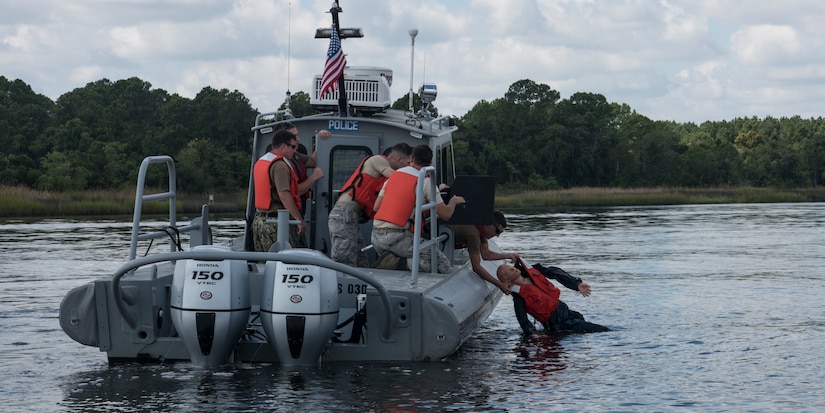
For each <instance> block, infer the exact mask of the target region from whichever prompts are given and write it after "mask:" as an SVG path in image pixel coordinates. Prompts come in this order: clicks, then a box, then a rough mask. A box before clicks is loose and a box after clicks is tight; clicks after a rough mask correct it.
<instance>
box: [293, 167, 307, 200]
mask: <svg viewBox="0 0 825 413" xmlns="http://www.w3.org/2000/svg"><path fill="white" fill-rule="evenodd" d="M292 165H293V166H294V167H295V169H294V171H295V176H297V177H298V183H299V184H300V183H301V182H304V181H306V180H307V177H308V175H307V166H306V165H304V164H303V163H302V162H301V161H299V160H298V157H297V156H295V157H293V158H292ZM311 196H312V191H306V192H304V194H303V195H302V196H301V198H303V199H309V198H310V197H311Z"/></svg>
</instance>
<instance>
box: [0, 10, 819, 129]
mask: <svg viewBox="0 0 825 413" xmlns="http://www.w3.org/2000/svg"><path fill="white" fill-rule="evenodd" d="M331 4H332V2H331V1H330V0H322V1H300V0H291V1H290V0H235V1H231V0H0V75H3V76H5V77H6V78H9V79H10V80H14V79H21V80H23V81H24V82H26V83H28V84H29V85H31V86H32V88H33V89H34V90H35V92H37V93H42V94H44V95H46V96H48V97H50V98H52V99H57V97H59V96H60V95H61V94H63V93H66V92H69V91H71V90H73V89H75V88H79V87H83V86H85V85H86V84H87V83H89V82H94V81H97V80H100V79H103V78H107V79H109V80H112V81H115V80H120V79H126V78H129V77H133V76H135V77H138V78H140V79H142V80H145V81H147V82H149V83H151V84H152V87H153V88H159V89H164V90H166V91H168V92H169V93H178V94H180V95H182V96H186V97H189V98H191V97H194V96H195V94H197V93H198V92H199V91H200V90H201V89H203V88H204V87H205V86H211V87H213V88H216V89H223V88H226V89H229V90H238V91H240V92H241V93H243V94H244V95H245V96H246V97H247V98H249V100H250V102H251V103H252V106H253V107H255V108H256V109H258V110H259V111H262V112H266V111H271V110H274V109H276V108H277V107H278V106H279V105H280V104H281V103H282V102H283V100H284V96H285V94H286V91H287V89H289V90H291V91H292V92H293V93H294V92H297V91H305V92H309V88H310V84H311V79H312V75H314V74H317V73H321V71H322V70H323V65H324V58H325V53H326V49H327V47H328V43H329V41H328V39H314V37H313V36H314V33H315V29H316V28H319V27H329V25H330V22H331V19H330V15H329V14H328V13H326V11H328V10H329V8H330V5H331ZM341 7H342V8H343V10H344V12H343V13H342V14H341V16H340V17H341V25H342V27H361V28H362V29H363V30H364V34H365V37H364V38H362V39H345V40H344V41H343V50H344V52H345V53H346V54H347V61H348V63H349V64H350V65H358V66H384V67H389V68H391V69H393V71H394V82H393V86H392V99H393V100H396V99H397V98H399V97H402V96H403V95H405V94H406V93H408V91H409V88H410V37H409V35H408V30H409V29H411V28H417V29H418V30H419V34H418V37H416V40H415V73H414V81H413V83H414V90H416V91H417V90H418V85H419V84H420V83H421V82H422V81H424V80H426V81H427V82H432V83H436V84H437V85H438V98H437V100H436V101H435V105H436V106H437V107H438V108H439V112H440V113H441V114H451V115H456V116H463V115H464V114H466V113H467V111H468V110H470V109H471V108H472V107H473V105H475V104H476V103H477V102H478V101H479V100H482V99H484V100H493V99H496V98H500V97H503V96H504V94H505V92H507V89H508V87H509V86H510V85H511V84H512V83H513V82H515V81H518V80H520V79H530V80H533V81H535V82H538V83H544V84H547V85H549V86H550V87H551V88H553V89H555V90H557V91H559V92H560V93H561V96H562V98H568V97H570V95H572V94H573V93H576V92H588V93H600V94H603V95H604V96H605V97H606V98H607V100H608V101H609V102H616V103H626V104H628V105H629V106H630V107H631V108H632V109H634V110H636V111H637V112H639V113H640V114H642V115H645V116H647V117H649V118H652V119H656V120H675V121H677V122H696V123H700V122H703V121H706V120H731V119H733V118H736V117H751V116H757V117H760V118H762V117H765V116H774V117H782V116H794V115H800V116H802V117H803V118H809V117H820V116H822V115H823V112H825V44H824V43H825V24H823V22H825V2H823V1H819V0H808V1H803V0H784V1H782V2H779V1H769V0H662V1H656V0H455V1H453V0H396V1H391V0H380V1H379V0H341Z"/></svg>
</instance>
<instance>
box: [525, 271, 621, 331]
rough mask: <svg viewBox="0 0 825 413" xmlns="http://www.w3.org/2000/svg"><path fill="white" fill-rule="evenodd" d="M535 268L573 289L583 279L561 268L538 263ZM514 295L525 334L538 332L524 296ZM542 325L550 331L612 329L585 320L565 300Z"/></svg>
mask: <svg viewBox="0 0 825 413" xmlns="http://www.w3.org/2000/svg"><path fill="white" fill-rule="evenodd" d="M533 268H535V269H537V270H539V271H540V272H541V273H542V274H543V275H544V276H545V277H547V278H548V279H554V280H556V281H558V282H560V283H561V284H562V285H564V286H565V287H567V288H569V289H571V290H576V291H577V290H578V285H579V283H580V282H581V279H580V278H576V277H573V276H572V275H570V274H568V273H567V272H566V271H564V270H562V269H561V268H558V267H549V268H547V267H543V266H541V265H538V264H537V265H533ZM519 269H520V270H521V271H522V273H526V272H525V270H524V268H521V267H519ZM512 296H513V308H514V310H515V313H516V319H517V320H518V323H519V326H521V329H522V331H524V334H535V333H537V331H536V328H535V326H534V325H533V323H532V322H530V320H529V319H528V317H527V306H526V302H525V301H524V298H522V297H521V296H520V295H519V294H518V293H514V294H512ZM542 325H543V326H544V329H545V331H547V332H548V333H566V332H569V333H596V332H602V331H610V329H609V328H607V327H605V326H601V325H598V324H594V323H591V322H588V321H585V320H584V316H583V315H582V314H581V313H579V312H578V311H573V310H571V309H570V308H569V307H568V306H567V304H565V303H564V302H563V301H559V302H558V306H557V307H556V309H555V310H554V311H553V313H552V314H551V315H550V318H549V319H548V320H547V322H546V323H542Z"/></svg>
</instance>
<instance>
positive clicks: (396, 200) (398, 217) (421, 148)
mask: <svg viewBox="0 0 825 413" xmlns="http://www.w3.org/2000/svg"><path fill="white" fill-rule="evenodd" d="M432 160H433V151H432V149H430V147H429V146H427V145H418V146H416V147H415V148H413V152H412V159H411V161H410V166H405V167H403V168H400V169H398V170H397V171H395V172H394V173H393V174H392V175H391V176H390V177H389V179H387V182H385V183H384V187H383V188H382V189H381V192H380V193H379V194H378V199H376V201H375V208H374V209H375V210H377V211H378V212H376V214H375V219H374V220H373V224H372V246H373V247H375V250H376V252H378V254H379V255H380V254H383V253H384V252H385V251H389V252H392V253H393V254H395V255H397V256H399V257H402V258H405V259H407V260H409V259H410V258H412V253H413V242H414V239H413V236H414V235H413V232H412V231H411V230H410V221H411V220H412V218H413V215H414V213H415V187H416V184H417V183H418V170H419V169H421V168H422V167H424V166H428V165H430V164H431V163H432ZM429 179H430V178H429V177H427V178H425V182H424V188H429V187H430V184H429V182H428V181H429ZM429 196H430V191H428V190H427V191H424V203H428V202H431V201H432V200H430V198H429ZM435 202H436V207H435V210H436V214H437V215H438V217H439V218H441V219H443V220H445V221H446V220H448V219H450V217H452V216H453V213H454V212H455V208H456V206H458V205H461V204H463V203H465V202H466V201H465V200H464V197H462V196H453V197H452V198H450V201H449V202H448V203H446V204H445V203H444V200H443V199H441V197H440V196H436V199H435ZM430 259H431V258H430V248H422V249H421V252H420V257H419V268H421V270H422V271H429V269H430ZM451 270H452V264H450V260H449V259H447V257H446V256H444V254H443V253H442V252H441V251H440V250H439V251H438V272H440V273H447V272H450V271H451Z"/></svg>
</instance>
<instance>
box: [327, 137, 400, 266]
mask: <svg viewBox="0 0 825 413" xmlns="http://www.w3.org/2000/svg"><path fill="white" fill-rule="evenodd" d="M411 154H412V148H411V147H410V145H407V144H406V143H399V144H397V145H395V146H393V147H392V148H391V150H390V153H389V155H388V156H384V155H372V156H368V157H366V158H364V160H363V161H361V164H360V165H358V168H356V169H355V171H354V172H353V173H352V175H351V176H350V177H349V179H347V182H345V183H344V185H343V186H342V187H341V191H340V196H339V197H338V200H337V201H336V202H335V206H334V207H333V208H332V211H330V213H329V220H328V224H329V234H330V241H331V243H332V247H331V248H330V258H332V260H333V261H337V262H340V263H342V264H347V265H350V266H354V267H366V266H367V265H368V264H369V263H368V262H367V255H366V254H364V252H363V251H361V249H362V248H364V239H363V237H362V236H361V231H360V230H359V229H358V224H359V222H366V220H369V219H372V218H373V217H374V216H375V211H374V210H373V207H374V206H375V200H376V199H377V198H378V193H379V192H380V191H381V187H382V186H383V185H384V182H386V180H387V178H389V177H390V175H392V173H393V172H395V170H396V169H398V168H401V167H404V166H407V165H409V164H410V155H411Z"/></svg>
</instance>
